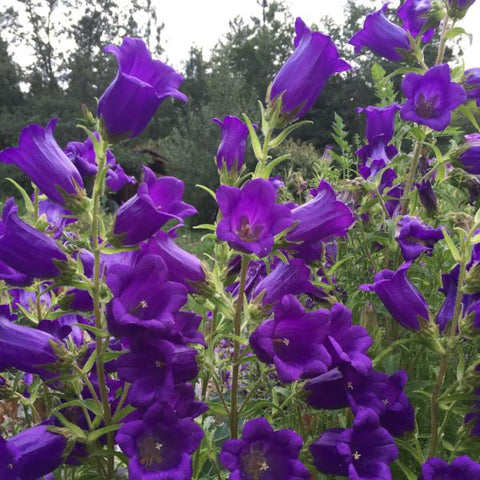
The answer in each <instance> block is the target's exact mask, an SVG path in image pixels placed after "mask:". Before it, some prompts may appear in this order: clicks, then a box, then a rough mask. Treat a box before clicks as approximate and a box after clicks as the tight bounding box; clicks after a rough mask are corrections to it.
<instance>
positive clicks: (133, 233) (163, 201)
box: [113, 167, 197, 245]
mask: <svg viewBox="0 0 480 480" xmlns="http://www.w3.org/2000/svg"><path fill="white" fill-rule="evenodd" d="M143 170H144V172H145V179H144V182H143V183H142V184H140V186H139V187H138V191H137V194H136V195H134V196H133V197H132V198H130V200H128V201H127V202H125V203H124V204H123V205H122V206H121V207H120V208H119V209H118V211H117V215H116V217H115V223H114V225H113V234H114V235H115V237H116V238H115V241H118V242H120V243H122V244H123V245H136V244H137V243H140V242H142V241H143V240H146V239H147V238H149V237H151V236H152V235H153V234H154V233H156V232H157V231H158V230H159V229H160V228H161V227H162V226H163V225H165V224H166V223H167V222H168V221H169V220H176V221H177V222H180V223H183V221H184V219H185V218H186V217H189V216H191V215H194V214H195V213H197V210H196V209H195V207H193V206H192V205H189V204H188V203H185V202H183V201H182V197H183V190H184V185H183V182H182V181H181V180H179V179H178V178H175V177H160V178H157V177H156V175H155V173H154V172H153V171H152V170H150V169H149V168H148V167H143Z"/></svg>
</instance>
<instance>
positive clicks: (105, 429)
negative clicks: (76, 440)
mask: <svg viewBox="0 0 480 480" xmlns="http://www.w3.org/2000/svg"><path fill="white" fill-rule="evenodd" d="M121 426H122V425H118V424H117V425H115V424H114V425H108V427H103V428H99V429H98V430H95V431H94V432H90V433H89V434H88V437H87V441H88V442H89V443H91V442H95V441H96V440H98V439H99V438H100V437H102V436H103V435H105V434H107V433H110V432H115V431H117V430H118V429H119V428H120V427H121Z"/></svg>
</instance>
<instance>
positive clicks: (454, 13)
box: [447, 0, 475, 19]
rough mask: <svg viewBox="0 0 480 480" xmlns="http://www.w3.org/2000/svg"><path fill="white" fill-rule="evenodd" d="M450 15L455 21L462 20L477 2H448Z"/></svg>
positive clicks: (471, 0) (448, 0) (465, 0)
mask: <svg viewBox="0 0 480 480" xmlns="http://www.w3.org/2000/svg"><path fill="white" fill-rule="evenodd" d="M447 2H448V7H449V10H448V14H449V16H450V17H452V18H454V19H461V18H463V17H464V16H465V14H466V13H467V10H468V9H469V8H470V7H471V6H472V5H473V4H474V3H475V0H447Z"/></svg>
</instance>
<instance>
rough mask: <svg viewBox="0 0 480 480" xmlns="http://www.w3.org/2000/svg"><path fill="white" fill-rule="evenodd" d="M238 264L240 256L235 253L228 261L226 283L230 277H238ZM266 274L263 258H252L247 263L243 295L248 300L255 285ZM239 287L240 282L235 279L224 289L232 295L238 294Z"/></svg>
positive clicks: (239, 263)
mask: <svg viewBox="0 0 480 480" xmlns="http://www.w3.org/2000/svg"><path fill="white" fill-rule="evenodd" d="M240 265H241V256H240V255H236V256H235V257H234V258H233V259H232V260H231V261H230V262H229V269H228V277H227V278H228V280H227V282H226V283H227V284H228V283H229V282H230V281H231V280H230V278H232V276H233V278H235V279H237V278H238V274H239V273H240ZM266 275H267V266H266V265H265V262H264V261H263V260H252V261H251V262H250V263H249V264H248V268H247V278H246V280H245V297H246V298H247V299H248V300H249V301H250V299H251V298H252V295H253V292H254V291H255V289H256V287H257V285H258V284H259V283H260V282H261V280H262V279H263V278H265V277H266ZM239 287H240V282H239V281H235V282H233V283H231V284H230V285H228V286H227V287H226V288H225V290H226V291H227V292H230V293H231V294H232V297H234V298H235V297H237V296H238V290H239Z"/></svg>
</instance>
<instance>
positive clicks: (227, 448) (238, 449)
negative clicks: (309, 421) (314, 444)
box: [219, 417, 311, 480]
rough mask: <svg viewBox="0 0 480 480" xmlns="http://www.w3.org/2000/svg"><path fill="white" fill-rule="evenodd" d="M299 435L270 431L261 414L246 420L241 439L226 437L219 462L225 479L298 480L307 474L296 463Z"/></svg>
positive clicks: (299, 447) (305, 477) (301, 466)
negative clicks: (227, 476) (225, 474)
mask: <svg viewBox="0 0 480 480" xmlns="http://www.w3.org/2000/svg"><path fill="white" fill-rule="evenodd" d="M301 449H302V438H301V437H300V435H298V434H296V433H295V432H294V431H293V430H286V429H285V430H276V431H275V430H273V428H272V427H271V426H270V424H269V423H268V421H267V420H266V419H265V418H263V417H261V418H255V419H253V420H250V421H248V422H247V423H246V424H245V426H244V427H243V435H242V438H241V439H233V440H227V441H226V442H225V443H224V444H223V446H222V451H221V452H220V456H219V458H220V461H221V462H222V464H223V465H224V466H225V468H226V469H227V470H229V471H230V472H231V474H230V476H229V480H243V479H245V480H246V479H257V480H301V479H305V480H307V479H310V478H311V474H310V472H309V471H308V470H307V469H306V468H305V466H304V465H303V464H302V463H301V462H300V460H299V459H298V456H299V454H300V450H301Z"/></svg>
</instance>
